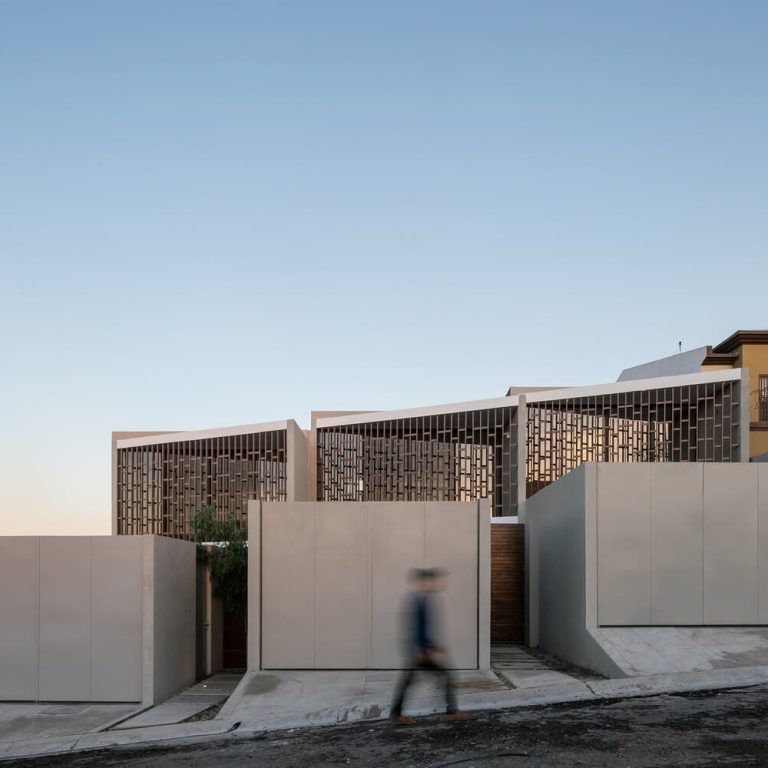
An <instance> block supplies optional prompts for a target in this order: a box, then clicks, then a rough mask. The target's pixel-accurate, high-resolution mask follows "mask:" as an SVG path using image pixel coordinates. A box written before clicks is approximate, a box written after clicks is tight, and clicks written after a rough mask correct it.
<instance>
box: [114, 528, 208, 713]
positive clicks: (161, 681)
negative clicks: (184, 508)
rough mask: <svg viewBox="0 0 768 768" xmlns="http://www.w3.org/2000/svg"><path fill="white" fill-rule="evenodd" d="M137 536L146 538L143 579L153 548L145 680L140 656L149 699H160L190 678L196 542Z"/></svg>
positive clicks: (189, 680) (193, 650) (193, 635)
mask: <svg viewBox="0 0 768 768" xmlns="http://www.w3.org/2000/svg"><path fill="white" fill-rule="evenodd" d="M121 538H122V537H121ZM142 538H143V539H144V540H145V542H144V546H145V553H146V554H145V558H144V574H145V578H146V579H147V581H149V573H148V570H147V566H148V561H149V552H148V551H147V550H152V555H153V558H154V570H153V576H154V578H153V579H152V585H153V587H154V589H153V592H152V595H149V594H148V595H146V596H145V601H144V605H145V607H148V604H149V602H150V599H151V597H152V596H153V597H154V600H153V601H152V603H153V605H152V610H153V613H154V619H153V621H154V631H153V636H152V638H151V642H152V649H153V653H152V656H151V659H152V671H153V674H152V681H151V683H150V682H149V680H147V677H146V671H147V669H148V668H149V663H148V659H147V657H146V655H145V667H144V669H145V685H150V684H151V686H152V701H163V700H164V699H167V698H168V697H169V696H172V695H173V694H174V693H177V692H178V691H179V690H181V689H183V688H186V687H187V686H189V685H191V684H192V683H193V682H194V681H195V560H196V557H195V546H194V544H191V543H190V542H187V541H179V540H178V539H170V538H167V537H165V536H143V537H142ZM145 622H146V614H145ZM144 637H145V652H146V650H147V644H146V643H148V642H149V638H148V636H147V634H146V633H145V635H144ZM149 695H150V692H149V690H145V692H144V700H145V701H146V700H147V699H148V698H149Z"/></svg>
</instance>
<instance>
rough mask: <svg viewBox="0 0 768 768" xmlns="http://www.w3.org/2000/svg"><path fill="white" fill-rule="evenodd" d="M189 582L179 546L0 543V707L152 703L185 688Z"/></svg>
mask: <svg viewBox="0 0 768 768" xmlns="http://www.w3.org/2000/svg"><path fill="white" fill-rule="evenodd" d="M194 580H195V576H194V546H193V545H192V544H189V543H187V542H176V541H172V540H170V539H162V540H161V539H160V537H154V536H120V537H112V536H95V537H88V536H71V537H67V536H59V537H26V536H22V537H2V538H0V616H1V617H2V624H1V625H0V699H2V700H6V701H8V700H18V701H142V700H144V701H145V702H146V703H152V702H153V701H155V700H157V698H156V697H157V696H162V695H165V692H166V691H169V690H170V689H171V688H173V689H178V688H181V687H183V686H184V685H186V684H188V683H189V682H192V681H193V680H194V590H195V585H194ZM187 611H188V617H187ZM187 657H189V658H191V675H188V674H187V670H186V667H185V666H184V665H185V664H186V659H187ZM171 692H173V691H171Z"/></svg>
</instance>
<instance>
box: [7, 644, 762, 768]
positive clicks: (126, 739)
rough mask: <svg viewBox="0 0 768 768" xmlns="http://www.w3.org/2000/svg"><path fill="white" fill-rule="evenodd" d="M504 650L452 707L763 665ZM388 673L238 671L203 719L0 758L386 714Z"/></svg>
mask: <svg viewBox="0 0 768 768" xmlns="http://www.w3.org/2000/svg"><path fill="white" fill-rule="evenodd" d="M513 655H514V656H515V658H512V659H508V660H507V661H508V662H510V663H509V664H504V663H500V664H499V668H498V669H497V670H496V671H492V672H478V671H466V672H458V673H457V692H458V696H459V703H460V706H461V708H462V709H464V710H467V711H477V710H484V709H505V708H508V707H534V706H541V705H547V704H561V703H570V702H584V701H599V700H605V699H621V698H630V697H636V696H653V695H658V694H672V693H687V692H692V691H700V690H716V689H725V688H737V687H744V686H752V685H760V684H764V683H768V665H765V666H754V667H740V668H730V669H714V670H707V671H696V672H684V673H676V674H660V675H646V676H642V677H634V678H621V679H613V680H591V679H587V680H579V679H576V678H574V677H571V676H570V675H566V674H563V673H561V672H557V671H552V670H548V669H547V668H546V667H545V666H544V665H543V664H540V662H538V660H536V659H534V658H533V657H531V656H529V655H528V654H526V653H525V651H524V650H523V649H519V651H516V652H515V653H514V654H513ZM505 667H506V668H505ZM397 674H398V673H397V672H392V671H354V670H352V671H349V670H343V671H332V672H328V671H299V672H297V671H280V672H259V673H256V672H251V673H248V674H246V675H245V676H244V677H243V679H242V681H241V682H240V684H239V685H238V686H237V689H236V690H235V692H234V693H233V694H232V696H231V697H230V698H229V700H228V701H227V703H226V704H225V705H224V706H223V707H222V709H221V711H220V712H219V715H218V717H216V718H215V719H213V720H204V721H198V722H187V723H178V724H174V725H165V726H152V727H133V728H130V729H123V730H109V731H100V732H89V733H80V734H66V735H62V734H57V735H55V736H51V737H45V738H42V737H38V738H35V739H31V738H22V739H19V740H13V741H10V740H5V741H3V742H2V743H0V761H2V760H9V759H17V758H23V757H34V756H40V755H52V754H60V753H67V752H72V751H76V750H83V749H104V748H107V747H116V746H121V747H131V746H138V745H143V746H147V745H151V744H158V743H168V742H176V743H178V744H183V743H191V742H195V741H200V740H205V739H210V738H219V739H238V738H251V737H252V736H253V734H254V733H258V732H264V731H273V730H283V729H290V728H299V727H308V726H321V725H336V724H344V723H352V722H358V721H366V720H380V719H382V718H386V717H387V716H388V714H389V704H390V697H391V695H392V688H393V685H394V681H395V679H396V677H397ZM433 685H434V684H433V683H431V681H428V680H423V681H421V682H419V683H417V684H416V685H415V686H414V689H413V695H412V696H411V697H410V699H409V701H408V702H407V704H406V707H407V711H408V713H409V714H414V715H421V716H423V715H432V714H435V713H438V712H441V711H442V710H443V706H444V702H443V700H442V697H441V696H440V695H439V692H438V691H436V690H435V688H434V687H432V686H433ZM515 685H516V686H517V687H512V686H515ZM8 706H24V705H8Z"/></svg>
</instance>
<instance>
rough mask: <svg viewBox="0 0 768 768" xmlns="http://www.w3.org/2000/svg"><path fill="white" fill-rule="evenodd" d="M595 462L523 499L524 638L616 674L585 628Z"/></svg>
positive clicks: (592, 560) (590, 614) (589, 620)
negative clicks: (525, 555) (526, 570)
mask: <svg viewBox="0 0 768 768" xmlns="http://www.w3.org/2000/svg"><path fill="white" fill-rule="evenodd" d="M596 474H597V466H596V465H595V464H582V465H581V466H580V467H579V468H578V469H575V470H574V471H573V472H570V473H569V474H567V475H566V476H565V477H563V478H561V479H560V480H558V481H557V482H556V483H553V484H552V485H550V486H547V487H546V488H544V489H543V490H541V491H539V492H538V493H536V494H535V495H534V496H532V497H531V498H530V499H528V500H527V501H526V513H527V520H528V522H527V523H526V547H527V552H528V581H527V586H528V609H529V610H528V622H529V624H528V633H529V636H528V642H529V644H530V645H532V646H539V645H540V646H541V647H542V648H545V649H546V650H547V651H549V652H550V653H554V654H555V655H556V656H559V657H560V658H562V659H565V660H567V661H569V662H571V663H572V664H577V665H579V666H581V667H585V668H587V669H594V670H597V671H598V672H601V673H602V674H605V675H608V676H609V677H615V676H620V675H621V670H620V669H619V668H618V667H617V666H616V665H615V663H614V662H613V661H612V660H611V658H610V657H609V656H608V654H607V653H605V651H603V649H602V648H601V646H600V644H599V643H598V642H597V640H596V639H595V637H594V635H593V634H592V632H591V630H593V629H594V628H596V626H597V552H596V522H597V521H596V515H595V505H594V490H595V477H596Z"/></svg>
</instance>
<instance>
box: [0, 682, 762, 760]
mask: <svg viewBox="0 0 768 768" xmlns="http://www.w3.org/2000/svg"><path fill="white" fill-rule="evenodd" d="M2 765H3V767H4V768H11V766H13V767H14V768H22V766H23V767H24V768H31V767H32V766H35V767H36V768H42V766H57V768H97V766H98V768H105V767H106V766H131V768H144V767H146V768H150V767H151V768H181V767H182V766H184V767H185V768H210V767H211V766H227V767H228V768H230V767H231V768H238V767H239V766H249V768H254V767H255V766H270V767H271V766H275V767H276V768H277V767H279V768H294V767H295V768H299V767H301V768H306V767H308V766H310V767H311V766H377V767H382V768H385V767H386V766H414V767H417V766H418V767H419V768H422V767H423V768H448V767H449V766H461V768H471V766H477V767H478V768H492V767H494V766H509V767H510V768H515V766H553V767H554V766H558V768H561V767H562V766H571V765H572V766H611V768H617V767H626V768H634V767H635V766H675V767H676V768H680V767H681V766H728V765H734V766H752V765H756V766H763V765H764V766H768V686H758V687H754V688H748V689H737V690H730V691H719V692H711V693H705V694H688V695H674V696H656V697H650V698H640V699H625V700H621V701H610V702H605V703H598V704H595V703H586V704H580V705H574V704H569V705H557V706H550V707H542V708H530V709H514V710H506V711H494V712H481V713H474V714H473V718H472V719H471V720H469V721H467V722H447V721H445V719H443V718H440V717H429V718H423V719H420V720H419V721H418V722H417V724H415V725H412V726H400V727H396V726H393V725H391V724H389V723H388V722H367V723H358V724H356V725H349V726H336V727H327V728H314V729H302V730H295V731H288V732H277V733H271V734H266V735H260V734H256V735H254V736H253V737H248V738H238V739H231V740H226V741H208V742H205V743H201V744H195V745H186V746H176V747H168V746H165V747H158V748H151V749H148V748H141V749H138V748H137V749H133V750H120V751H100V752H90V753H80V754H73V755H66V756H57V757H56V758H45V759H38V760H23V761H15V762H12V763H3V764H2Z"/></svg>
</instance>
